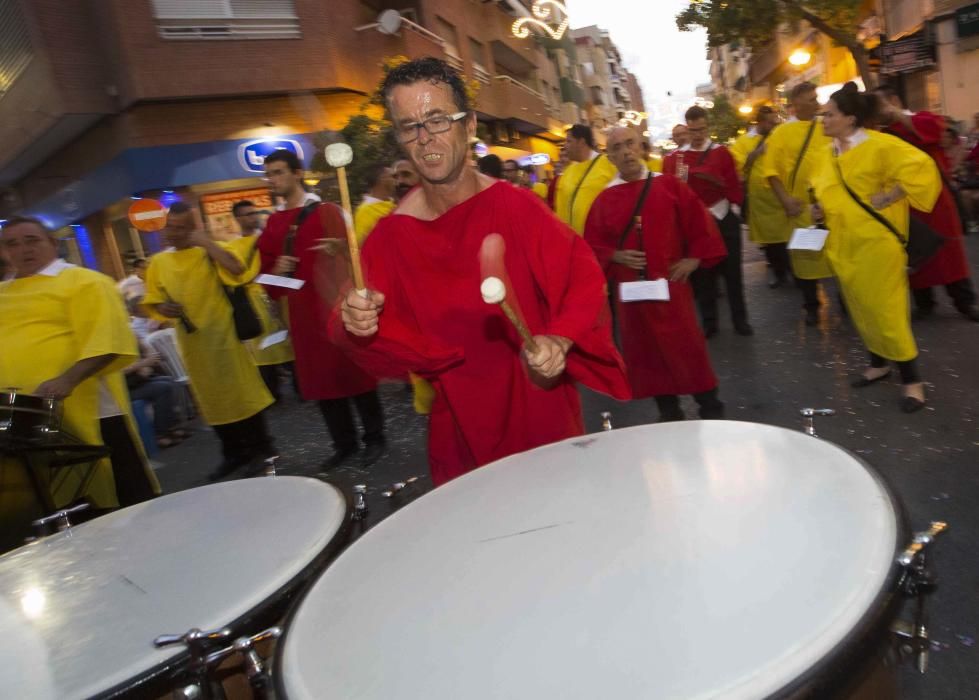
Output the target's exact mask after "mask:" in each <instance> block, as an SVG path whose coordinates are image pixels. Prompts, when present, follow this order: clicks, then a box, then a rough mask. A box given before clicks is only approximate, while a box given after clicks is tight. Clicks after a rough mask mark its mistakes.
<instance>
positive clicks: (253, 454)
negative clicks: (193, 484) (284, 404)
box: [211, 411, 275, 464]
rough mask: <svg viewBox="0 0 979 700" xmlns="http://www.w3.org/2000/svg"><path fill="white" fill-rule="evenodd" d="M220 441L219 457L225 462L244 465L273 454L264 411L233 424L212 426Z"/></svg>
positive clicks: (273, 448)
mask: <svg viewBox="0 0 979 700" xmlns="http://www.w3.org/2000/svg"><path fill="white" fill-rule="evenodd" d="M211 427H212V428H214V432H215V434H217V436H218V438H219V439H220V440H221V456H222V457H224V461H225V462H229V463H232V464H246V463H247V462H250V461H251V460H253V459H256V458H259V457H261V458H263V459H264V458H266V457H271V456H272V455H274V454H275V442H274V440H272V437H271V436H270V435H269V429H268V425H267V424H266V422H265V411H259V412H258V413H256V414H255V415H253V416H251V417H249V418H246V419H245V420H240V421H237V422H235V423H225V424H224V425H212V426H211Z"/></svg>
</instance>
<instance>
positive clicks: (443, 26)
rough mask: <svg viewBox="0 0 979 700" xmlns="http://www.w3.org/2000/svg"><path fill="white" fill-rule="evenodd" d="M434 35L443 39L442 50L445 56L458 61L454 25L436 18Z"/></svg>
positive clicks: (457, 41)
mask: <svg viewBox="0 0 979 700" xmlns="http://www.w3.org/2000/svg"><path fill="white" fill-rule="evenodd" d="M435 33H436V34H438V35H439V36H440V37H442V38H443V39H445V46H443V47H442V49H443V50H444V51H445V53H446V55H447V56H449V57H450V58H454V59H456V60H459V58H460V56H459V36H458V35H457V34H456V28H455V25H453V24H450V23H449V22H446V21H445V20H444V19H442V18H441V17H436V18H435Z"/></svg>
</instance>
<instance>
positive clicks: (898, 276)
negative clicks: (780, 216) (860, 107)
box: [813, 131, 942, 361]
mask: <svg viewBox="0 0 979 700" xmlns="http://www.w3.org/2000/svg"><path fill="white" fill-rule="evenodd" d="M867 137H868V138H867V140H866V141H865V142H863V143H861V144H859V145H857V146H854V147H852V148H851V149H850V150H848V151H847V152H846V153H844V154H843V155H841V156H840V157H839V165H840V169H841V170H842V172H843V176H844V177H845V178H846V183H847V184H848V185H849V186H850V189H852V190H853V191H854V192H855V193H856V194H857V195H858V196H859V197H860V199H862V200H863V201H864V202H866V203H867V204H870V198H871V196H873V195H875V194H877V193H880V192H887V191H889V190H890V189H891V188H892V187H893V186H894V185H896V184H898V185H900V186H901V187H902V188H903V189H904V191H905V192H906V193H907V197H906V198H904V199H902V200H901V201H899V202H896V203H895V204H892V205H891V206H890V207H887V208H886V209H882V210H880V214H881V215H882V216H883V217H884V218H886V219H887V220H888V221H890V222H891V223H892V224H893V225H894V227H895V228H896V229H897V230H898V231H900V232H901V233H902V234H903V235H905V236H907V231H908V205H909V204H910V205H911V206H913V207H914V208H915V209H920V210H922V211H930V210H931V208H932V207H933V206H934V205H935V201H936V200H937V199H938V195H939V193H940V192H941V189H942V180H941V177H940V176H939V174H938V169H937V168H936V167H935V163H934V161H933V160H932V158H931V156H929V155H928V154H927V153H925V152H924V151H921V150H918V149H917V148H915V147H914V146H911V145H909V144H907V143H905V142H904V141H902V140H901V139H899V138H895V137H893V136H888V135H887V134H881V133H878V132H876V131H870V132H867ZM830 149H832V146H827V147H826V151H825V152H824V154H823V155H824V158H823V159H822V160H821V166H820V168H819V170H818V171H816V172H815V173H813V187H814V188H815V190H816V196H817V197H818V198H819V201H820V203H821V204H822V207H823V209H824V211H825V212H826V226H827V228H828V229H829V231H830V233H829V237H828V238H827V240H826V247H825V251H826V256H827V257H828V259H829V262H830V265H831V266H832V268H833V272H834V273H835V274H836V276H837V277H838V278H839V281H840V288H841V289H842V291H843V297H844V299H845V300H846V306H847V310H848V311H849V312H850V318H851V319H852V320H853V324H854V326H856V328H857V331H858V332H859V333H860V337H861V338H862V339H863V342H864V345H866V346H867V349H868V350H870V351H871V352H874V353H876V354H878V355H880V356H881V357H886V358H887V359H889V360H896V361H904V360H911V359H913V358H914V357H915V356H917V354H918V350H917V347H916V346H915V342H914V336H913V335H912V334H911V321H910V308H909V303H908V275H907V269H906V268H907V264H908V260H907V253H906V252H905V250H904V247H903V246H902V244H901V243H900V242H899V241H898V240H897V238H896V237H895V236H894V234H893V233H892V232H891V231H889V230H888V229H887V228H885V227H884V226H882V225H881V224H879V223H877V221H875V220H874V219H873V218H872V217H871V216H870V214H868V213H867V212H866V211H864V210H863V209H862V208H861V207H860V206H859V205H858V204H857V203H856V202H854V201H853V199H852V198H851V197H850V195H849V194H847V192H846V190H845V189H844V188H843V185H842V183H841V182H840V178H839V174H838V173H837V171H836V168H835V167H834V165H833V155H832V151H831V150H830Z"/></svg>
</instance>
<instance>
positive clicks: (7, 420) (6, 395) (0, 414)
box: [0, 389, 63, 439]
mask: <svg viewBox="0 0 979 700" xmlns="http://www.w3.org/2000/svg"><path fill="white" fill-rule="evenodd" d="M62 408H63V407H62V404H61V402H60V401H58V400H57V399H49V398H45V397H43V396H34V395H33V394H23V393H20V392H18V391H17V390H15V389H4V390H3V391H0V434H4V435H8V436H12V437H18V438H25V439H30V438H35V437H37V436H38V435H39V434H42V433H52V432H58V431H59V430H60V429H61V416H62Z"/></svg>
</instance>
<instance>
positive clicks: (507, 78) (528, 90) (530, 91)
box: [493, 75, 544, 101]
mask: <svg viewBox="0 0 979 700" xmlns="http://www.w3.org/2000/svg"><path fill="white" fill-rule="evenodd" d="M493 80H500V81H503V82H507V83H511V84H512V85H514V86H515V87H517V88H519V89H521V90H523V91H524V92H526V93H528V94H530V95H533V96H534V97H536V98H537V99H539V100H541V101H544V96H543V95H542V94H541V93H539V92H537V91H536V90H534V89H533V88H532V87H528V86H527V85H524V84H523V83H521V82H520V81H519V80H516V79H514V78H511V77H510V76H509V75H494V76H493Z"/></svg>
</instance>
